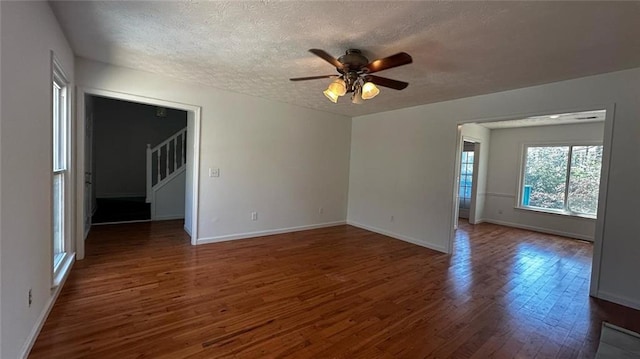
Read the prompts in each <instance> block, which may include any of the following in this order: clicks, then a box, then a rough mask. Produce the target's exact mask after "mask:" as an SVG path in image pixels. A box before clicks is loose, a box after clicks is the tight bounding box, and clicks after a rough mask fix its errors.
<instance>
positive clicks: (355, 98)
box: [351, 89, 364, 105]
mask: <svg viewBox="0 0 640 359" xmlns="http://www.w3.org/2000/svg"><path fill="white" fill-rule="evenodd" d="M363 102H364V100H363V99H362V92H360V89H356V90H355V91H353V94H352V95H351V103H355V104H356V105H360V104H362V103H363Z"/></svg>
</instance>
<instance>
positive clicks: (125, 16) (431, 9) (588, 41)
mask: <svg viewBox="0 0 640 359" xmlns="http://www.w3.org/2000/svg"><path fill="white" fill-rule="evenodd" d="M51 5H52V8H53V10H54V12H55V14H56V16H57V17H58V19H59V21H60V23H61V25H62V27H63V29H64V31H65V33H66V35H67V37H68V39H69V41H70V43H71V46H72V47H73V49H74V51H75V53H76V54H77V55H79V56H82V57H85V58H89V59H93V60H97V61H102V62H107V63H111V64H115V65H120V66H124V67H129V68H133V69H140V70H144V71H149V72H153V73H158V74H162V75H166V76H170V77H174V78H177V79H180V80H183V81H189V82H197V83H202V84H205V85H208V86H212V87H216V88H221V89H225V90H228V91H234V92H239V93H245V94H252V95H256V96H260V97H264V98H267V99H272V100H276V101H282V102H288V103H293V104H297V105H300V106H304V107H308V108H314V109H319V110H323V111H328V112H333V113H339V114H344V115H348V116H357V115H363V114H369V113H374V112H381V111H387V110H392V109H397V108H402V107H409V106H415V105H420V104H425V103H432V102H438V101H443V100H448V99H454V98H462V97H467V96H472V95H478V94H485V93H491V92H496V91H501V90H507V89H514V88H520V87H525V86H530V85H535V84H541V83H548V82H554V81H559V80H564V79H569V78H576V77H581V76H586V75H591V74H597V73H604V72H610V71H615V70H621V69H625V68H631V67H638V66H640V36H638V35H639V34H640V2H418V1H414V2H359V1H358V2H315V1H313V2H302V1H299V2H271V1H260V2H244V1H239V2H198V1H189V2H151V1H149V2H135V1H126V2H125V1H86V2H77V1H70V2H66V1H53V2H51ZM310 48H320V49H324V50H326V51H327V52H329V53H330V54H332V55H334V56H335V57H338V56H340V55H341V54H343V53H344V51H345V50H346V49H349V48H358V49H361V50H363V52H364V54H365V55H366V56H367V57H369V59H370V60H373V59H375V58H380V57H385V56H388V55H392V54H394V53H397V52H400V51H405V52H408V53H409V54H411V55H412V56H413V60H414V62H413V64H410V65H406V66H403V67H400V68H395V69H390V70H386V71H382V72H379V73H378V74H377V75H380V76H384V77H390V78H394V79H398V80H402V81H408V82H410V85H409V87H408V88H407V89H405V90H403V91H396V90H391V89H386V88H381V90H382V91H381V93H380V95H378V97H376V98H375V99H372V100H369V101H365V103H364V104H362V105H354V104H351V103H350V101H349V99H348V97H347V96H345V97H343V98H341V99H340V101H339V103H338V104H333V103H331V102H329V101H328V100H327V99H326V98H325V97H324V96H323V94H322V91H323V90H324V89H325V88H326V87H327V85H328V83H329V80H327V79H325V80H315V81H307V82H290V81H288V78H290V77H302V76H312V75H325V74H333V73H335V68H333V67H332V66H331V65H329V64H328V63H326V62H324V61H323V60H321V59H320V58H317V57H315V56H314V55H312V54H311V53H309V52H308V51H307V50H308V49H310Z"/></svg>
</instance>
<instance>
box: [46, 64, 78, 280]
mask: <svg viewBox="0 0 640 359" xmlns="http://www.w3.org/2000/svg"><path fill="white" fill-rule="evenodd" d="M49 83H50V89H51V94H50V97H49V98H50V99H51V106H50V110H51V116H50V120H51V137H50V138H51V162H50V165H51V172H50V173H51V180H50V184H51V240H50V242H49V243H51V279H52V287H56V286H58V285H59V284H60V282H61V281H62V277H63V275H64V274H65V273H66V272H67V270H68V268H69V266H70V264H71V260H72V257H73V256H72V255H71V247H72V246H71V234H72V228H71V224H72V221H71V216H72V215H73V213H72V211H71V194H72V191H71V180H72V177H71V168H70V165H71V148H72V147H71V140H72V137H71V115H72V107H71V105H72V101H71V99H72V95H73V94H72V89H71V83H70V81H69V80H68V77H67V75H66V73H65V71H64V69H63V68H62V66H61V64H60V62H59V61H58V59H57V58H56V56H55V54H54V53H53V51H52V52H51V79H50V82H49ZM55 87H58V88H59V89H60V91H62V93H61V94H60V97H62V101H56V98H55V95H56V92H55V89H54V88H55ZM56 103H58V104H59V103H62V104H64V107H63V108H60V107H59V106H56ZM56 110H57V111H58V115H57V117H56V113H55V112H56ZM56 137H57V138H58V139H59V141H56ZM60 142H61V143H60ZM59 150H61V151H62V152H63V153H61V154H59V152H58V151H59ZM57 178H60V179H61V181H62V185H61V189H60V190H61V192H62V194H61V196H62V200H61V201H57V200H56V198H55V194H56V193H55V191H54V186H55V185H56V180H57ZM60 202H61V203H60ZM56 205H61V206H62V211H61V215H62V219H61V222H60V225H61V227H62V229H61V232H62V239H61V243H60V247H61V251H60V253H56V247H57V243H56V240H57V239H56V231H55V230H54V228H55V226H56V223H55V222H56V219H55V213H56V212H55V206H56Z"/></svg>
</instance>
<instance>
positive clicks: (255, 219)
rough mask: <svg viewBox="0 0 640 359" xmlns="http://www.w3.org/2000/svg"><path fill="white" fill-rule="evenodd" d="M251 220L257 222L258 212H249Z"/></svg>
mask: <svg viewBox="0 0 640 359" xmlns="http://www.w3.org/2000/svg"><path fill="white" fill-rule="evenodd" d="M251 220H252V221H257V220H258V212H251Z"/></svg>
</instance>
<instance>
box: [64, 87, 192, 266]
mask: <svg viewBox="0 0 640 359" xmlns="http://www.w3.org/2000/svg"><path fill="white" fill-rule="evenodd" d="M87 96H99V97H104V98H109V99H114V100H123V101H129V102H134V103H138V104H145V105H151V106H157V107H163V108H173V109H177V110H182V111H186V114H187V130H186V137H185V139H184V140H185V143H186V144H187V145H186V146H185V147H184V152H185V153H184V158H185V166H186V169H185V179H184V188H185V192H184V193H185V195H184V230H185V231H186V232H187V233H188V234H189V235H190V237H191V244H192V245H195V244H196V243H197V236H198V178H199V157H200V123H201V108H200V107H199V106H195V105H187V104H183V103H178V102H172V101H167V100H161V99H153V98H148V97H142V96H137V95H131V94H126V93H121V92H115V91H108V90H100V89H87V88H78V94H77V120H78V126H77V131H76V141H77V147H76V149H77V156H76V158H77V162H76V166H78V168H77V171H76V173H77V178H76V183H78V184H83V185H78V186H76V208H78V210H77V211H76V231H75V232H76V257H77V259H82V258H84V240H85V238H86V235H87V234H88V232H89V230H90V228H91V223H90V221H87V218H88V217H89V216H90V214H89V213H87V211H88V210H89V209H90V208H93V206H91V205H88V203H89V200H88V199H87V197H88V196H89V193H87V192H91V191H92V190H95V189H94V188H95V187H93V186H91V185H92V183H91V182H92V181H91V180H87V174H86V172H92V170H91V166H92V164H91V163H90V162H91V161H90V159H87V157H88V156H91V155H92V154H91V153H89V152H91V151H88V150H87V147H88V146H89V144H87V143H86V142H87V141H93V140H92V139H91V137H93V136H91V134H87V133H86V132H87V130H88V128H87V119H92V117H90V116H89V117H87V116H88V114H87V112H88V111H87V106H86V102H87V101H86V98H87ZM94 125H95V124H91V127H89V128H90V129H92V128H93V126H94ZM87 182H89V183H87ZM88 185H89V186H90V187H93V188H92V189H89V190H88V189H87V187H88Z"/></svg>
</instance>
